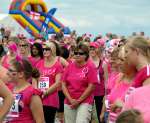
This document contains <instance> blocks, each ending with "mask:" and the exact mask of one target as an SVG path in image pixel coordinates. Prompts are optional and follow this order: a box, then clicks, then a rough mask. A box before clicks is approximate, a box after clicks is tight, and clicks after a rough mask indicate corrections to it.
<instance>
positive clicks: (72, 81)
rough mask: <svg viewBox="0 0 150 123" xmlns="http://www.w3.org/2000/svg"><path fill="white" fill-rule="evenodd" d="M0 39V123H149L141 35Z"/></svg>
mask: <svg viewBox="0 0 150 123" xmlns="http://www.w3.org/2000/svg"><path fill="white" fill-rule="evenodd" d="M8 32H9V33H8ZM0 33H1V39H0V122H2V123H150V107H149V105H150V101H149V97H150V94H149V92H150V84H149V83H150V64H149V62H150V40H149V38H148V37H146V36H145V35H144V32H141V33H139V34H137V33H133V34H132V35H131V36H128V37H125V36H118V35H116V34H112V33H107V34H106V35H105V36H103V35H98V36H96V37H95V38H94V39H93V40H92V38H91V36H92V35H91V34H83V35H81V36H78V35H77V34H76V31H73V32H72V33H71V34H70V35H67V36H65V35H64V34H63V32H59V33H57V34H54V35H52V36H51V37H50V38H49V39H48V40H45V39H44V38H42V37H38V38H35V39H28V38H26V37H25V36H23V35H21V36H20V35H18V36H16V37H11V31H8V30H6V29H5V28H1V30H0ZM18 33H19V32H18Z"/></svg>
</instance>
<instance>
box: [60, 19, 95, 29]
mask: <svg viewBox="0 0 150 123" xmlns="http://www.w3.org/2000/svg"><path fill="white" fill-rule="evenodd" d="M59 21H60V22H62V23H63V24H64V25H65V26H69V27H71V28H73V29H75V28H79V27H80V28H85V27H86V28H87V27H92V26H93V23H92V22H89V21H87V20H84V19H73V20H69V19H65V18H59Z"/></svg>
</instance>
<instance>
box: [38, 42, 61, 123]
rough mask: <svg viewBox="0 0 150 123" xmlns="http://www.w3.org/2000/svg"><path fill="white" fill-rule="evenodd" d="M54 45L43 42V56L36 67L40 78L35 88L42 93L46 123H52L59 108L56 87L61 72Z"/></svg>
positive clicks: (58, 84) (58, 83)
mask: <svg viewBox="0 0 150 123" xmlns="http://www.w3.org/2000/svg"><path fill="white" fill-rule="evenodd" d="M56 48H57V46H56V43H54V42H45V43H44V44H43V56H44V59H42V60H41V61H40V62H38V64H37V65H36V67H37V68H38V69H39V71H40V73H41V76H40V78H39V79H38V83H37V87H38V88H39V89H40V90H41V91H42V92H43V100H42V102H43V109H44V117H45V122H46V123H54V119H55V114H56V111H57V109H58V108H59V98H58V87H59V86H60V84H61V83H60V76H61V73H62V71H63V68H62V64H61V61H60V57H57V56H56V51H57V50H56Z"/></svg>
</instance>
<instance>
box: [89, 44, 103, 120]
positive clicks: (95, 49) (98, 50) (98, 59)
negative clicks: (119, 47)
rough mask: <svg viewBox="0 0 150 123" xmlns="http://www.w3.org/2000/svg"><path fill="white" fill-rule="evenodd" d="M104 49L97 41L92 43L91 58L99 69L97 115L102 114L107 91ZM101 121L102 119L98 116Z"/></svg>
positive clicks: (95, 92) (96, 100)
mask: <svg viewBox="0 0 150 123" xmlns="http://www.w3.org/2000/svg"><path fill="white" fill-rule="evenodd" d="M102 51H103V47H102V46H100V45H99V44H98V43H97V42H91V43H90V60H92V62H93V63H94V64H95V66H96V70H97V78H98V83H97V84H96V87H95V91H94V100H95V105H96V112H97V116H100V113H101V109H102V105H103V97H104V93H105V89H104V70H103V68H102ZM98 121H99V123H100V119H99V117H98Z"/></svg>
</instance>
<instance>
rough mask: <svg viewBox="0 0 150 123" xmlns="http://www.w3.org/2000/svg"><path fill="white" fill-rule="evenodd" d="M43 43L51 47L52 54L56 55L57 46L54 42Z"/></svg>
mask: <svg viewBox="0 0 150 123" xmlns="http://www.w3.org/2000/svg"><path fill="white" fill-rule="evenodd" d="M43 45H45V46H46V47H48V48H50V49H51V51H52V55H53V56H56V46H55V44H54V43H53V42H44V43H43Z"/></svg>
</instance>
